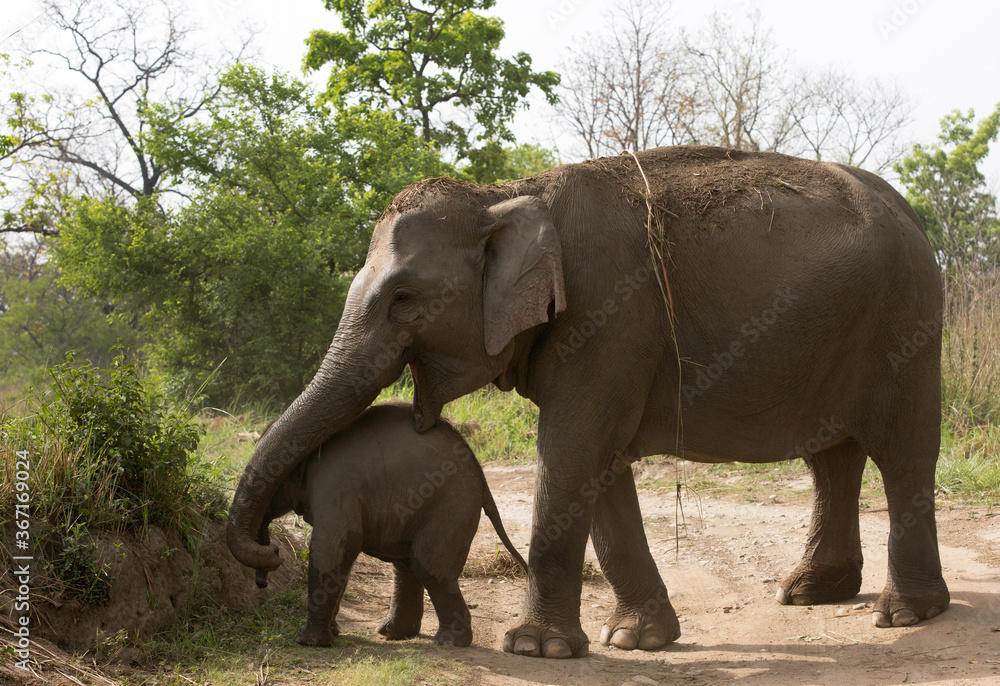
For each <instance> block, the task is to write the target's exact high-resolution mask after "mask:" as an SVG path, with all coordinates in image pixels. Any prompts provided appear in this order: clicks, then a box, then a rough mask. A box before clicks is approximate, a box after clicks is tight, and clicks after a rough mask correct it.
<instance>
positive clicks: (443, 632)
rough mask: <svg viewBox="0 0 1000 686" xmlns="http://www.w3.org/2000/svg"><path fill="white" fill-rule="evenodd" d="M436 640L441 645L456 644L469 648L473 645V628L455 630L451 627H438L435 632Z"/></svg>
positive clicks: (459, 646) (456, 645)
mask: <svg viewBox="0 0 1000 686" xmlns="http://www.w3.org/2000/svg"><path fill="white" fill-rule="evenodd" d="M434 642H435V643H437V644H438V645H440V646H455V647H456V648H468V647H469V646H471V645H472V629H471V628H467V629H465V630H464V631H459V632H456V631H453V630H451V629H444V628H441V629H438V632H437V633H436V634H434Z"/></svg>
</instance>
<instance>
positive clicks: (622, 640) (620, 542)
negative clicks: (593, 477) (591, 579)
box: [590, 459, 681, 650]
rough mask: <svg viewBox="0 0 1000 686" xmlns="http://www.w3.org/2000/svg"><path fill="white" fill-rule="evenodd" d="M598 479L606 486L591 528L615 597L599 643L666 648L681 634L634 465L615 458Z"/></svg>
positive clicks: (630, 646)
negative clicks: (647, 527)
mask: <svg viewBox="0 0 1000 686" xmlns="http://www.w3.org/2000/svg"><path fill="white" fill-rule="evenodd" d="M598 485H599V487H600V488H601V489H603V492H602V493H601V494H600V497H599V498H598V499H597V503H596V509H595V511H594V520H593V523H592V524H591V529H590V533H591V538H592V539H593V541H594V549H595V550H596V551H597V559H598V560H599V561H600V563H601V571H602V572H604V576H605V578H607V580H608V582H609V583H610V584H611V587H612V588H613V589H614V592H615V601H616V603H615V610H614V612H613V613H612V614H611V616H610V617H609V618H608V619H607V621H606V622H605V623H604V628H603V629H602V630H601V643H602V644H603V645H613V646H615V647H616V648H621V649H623V650H634V649H636V648H638V649H640V650H656V649H658V648H662V647H663V646H665V645H666V644H668V643H670V642H671V641H676V640H677V639H678V638H680V635H681V625H680V622H679V621H678V619H677V613H676V612H675V611H674V608H673V606H672V605H671V604H670V599H669V597H668V596H667V587H666V586H664V584H663V579H662V578H661V577H660V572H659V570H658V569H657V568H656V563H655V562H654V561H653V557H652V555H650V553H649V544H648V542H647V541H646V533H645V531H644V530H643V526H642V513H641V512H640V510H639V498H638V496H637V494H636V492H635V481H634V480H633V478H632V469H631V467H630V466H629V465H628V464H627V463H625V462H624V461H622V460H620V459H616V460H615V461H614V463H613V464H612V466H611V469H609V470H607V471H606V472H605V473H604V474H602V475H601V477H600V478H599V480H598Z"/></svg>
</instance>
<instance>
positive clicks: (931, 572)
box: [228, 147, 949, 657]
mask: <svg viewBox="0 0 1000 686" xmlns="http://www.w3.org/2000/svg"><path fill="white" fill-rule="evenodd" d="M658 252H659V253H661V254H662V256H663V259H662V260H661V259H660V258H659V257H657V256H655V255H656V254H657V253H658ZM664 277H666V283H664V282H663V280H664ZM941 301H942V295H941V281H940V277H939V273H938V269H937V266H936V264H935V260H934V255H933V252H932V250H931V248H930V245H929V243H928V241H927V238H926V236H925V234H924V232H923V230H922V228H921V226H920V223H919V221H918V219H917V217H916V216H915V215H914V213H913V212H912V210H911V209H910V207H909V206H908V205H907V204H906V202H905V201H904V200H903V199H902V198H901V197H900V196H899V195H898V194H897V193H896V192H895V191H894V190H893V189H892V188H891V187H890V186H889V185H888V184H886V183H885V182H884V181H882V180H881V179H879V178H878V177H876V176H873V175H871V174H869V173H866V172H864V171H861V170H858V169H854V168H851V167H846V166H843V165H838V164H827V163H820V162H812V161H806V160H800V159H796V158H792V157H787V156H784V155H778V154H769V153H743V152H738V151H735V150H723V149H717V148H709V147H676V148H661V149H656V150H649V151H646V152H642V153H639V154H638V155H637V156H635V157H633V156H631V155H623V156H619V157H615V158H605V159H600V160H594V161H590V162H584V163H581V164H571V165H566V166H563V167H559V168H558V169H554V170H552V171H550V172H546V173H544V174H540V175H538V176H534V177H531V178H528V179H523V180H520V181H516V182H513V183H510V184H505V185H498V186H473V185H467V184H463V183H460V182H457V181H451V180H447V179H431V180H428V181H425V182H422V183H418V184H416V185H414V186H411V187H409V188H407V189H406V190H404V191H402V192H401V193H400V194H399V195H397V196H396V198H395V199H394V201H393V202H392V204H391V205H390V206H389V207H388V208H387V210H386V211H385V213H384V214H383V216H382V217H381V218H380V219H379V221H378V223H377V225H376V227H375V231H374V235H373V237H372V242H371V248H370V250H369V253H368V258H367V262H366V263H365V266H364V268H363V269H362V270H361V271H360V272H359V273H358V275H357V277H356V278H355V279H354V282H353V284H352V285H351V288H350V291H349V294H348V296H347V303H346V305H345V309H344V313H343V316H342V318H341V321H340V325H339V327H338V328H337V332H336V335H335V336H334V339H333V343H332V345H331V347H330V350H329V352H328V354H327V356H326V358H325V359H324V361H323V364H322V366H321V368H320V370H319V372H318V373H317V374H316V377H315V378H314V379H313V381H312V382H311V383H310V384H309V386H308V388H306V390H305V391H304V392H303V393H302V395H301V396H300V397H299V398H298V399H297V400H296V401H295V402H294V403H293V404H292V405H291V406H290V407H289V408H288V409H287V410H286V411H285V413H284V414H283V415H282V416H281V418H280V419H279V420H278V421H277V423H275V425H274V426H273V427H272V429H271V430H270V431H269V432H268V433H267V435H266V436H265V437H264V438H263V439H262V440H261V442H260V443H259V445H258V446H257V449H256V450H255V452H254V455H253V457H252V459H251V461H250V463H249V465H248V466H247V469H246V472H245V473H244V474H243V477H242V479H241V480H240V483H239V486H238V488H237V491H236V495H235V497H234V499H233V505H232V508H231V510H230V521H229V530H228V533H229V546H230V549H231V550H232V552H233V554H234V555H235V556H236V558H237V559H239V560H240V561H241V562H243V563H244V564H246V565H248V566H251V567H256V568H260V569H270V568H274V567H276V566H277V565H278V557H277V555H276V551H275V550H273V549H271V548H267V547H263V546H260V545H258V544H257V543H256V542H255V541H254V537H255V535H256V533H257V529H258V527H259V525H260V522H261V518H262V517H263V515H264V510H265V509H266V507H267V504H268V502H269V501H270V499H271V495H272V493H273V491H274V490H275V488H276V486H277V485H278V484H279V483H281V482H282V480H283V479H284V478H285V476H286V475H287V474H288V472H289V471H291V469H292V468H293V467H294V466H295V465H296V464H297V463H298V462H299V461H300V460H302V459H303V457H304V456H306V455H307V454H309V453H310V452H311V451H313V450H315V449H316V447H317V446H318V445H319V444H320V443H321V442H322V441H323V440H324V439H326V438H327V437H329V436H330V435H331V434H332V433H334V432H336V431H338V430H339V429H341V428H342V427H344V426H346V425H347V424H348V423H349V422H350V421H351V420H352V419H354V418H355V417H357V416H358V414H359V413H361V411H362V410H364V409H365V408H366V407H368V405H369V404H370V403H371V402H372V401H373V400H374V399H375V397H376V395H377V394H378V392H379V391H380V390H381V389H382V388H383V387H385V386H386V385H388V384H390V383H392V382H393V381H394V380H395V379H396V378H397V377H398V376H399V374H400V373H401V372H402V370H403V369H404V367H405V366H406V365H410V368H411V370H412V372H413V378H414V381H415V392H414V399H413V406H414V412H415V421H416V426H417V428H418V430H427V429H428V428H430V427H431V426H433V425H434V423H435V421H436V420H437V418H438V416H439V413H440V412H441V408H442V406H443V405H444V404H445V403H446V402H448V401H450V400H453V399H455V398H458V397H459V396H462V395H464V394H466V393H469V392H471V391H473V390H476V389H478V388H481V387H482V386H484V385H486V384H488V383H490V382H492V383H494V384H495V385H496V386H498V387H499V388H501V389H503V390H511V389H515V388H516V389H517V391H518V393H520V394H521V395H523V396H525V397H527V398H530V399H531V400H532V401H534V402H535V403H536V404H537V405H538V407H539V408H540V419H539V428H538V453H539V467H538V476H537V482H536V489H535V496H536V498H535V510H534V522H533V525H532V540H531V548H530V557H529V567H530V572H529V575H528V589H527V598H526V601H525V607H524V611H523V612H522V614H521V615H520V617H519V620H518V624H517V626H515V627H514V628H512V629H510V631H508V632H507V635H506V638H505V642H504V648H505V649H506V650H508V651H513V652H517V653H522V654H528V655H541V656H545V657H579V656H582V655H586V654H587V650H588V639H587V636H586V634H584V632H583V630H582V628H581V625H580V591H581V569H582V567H583V558H584V550H585V547H586V542H587V537H588V534H589V535H590V536H592V537H593V540H594V544H595V548H596V550H597V555H598V558H599V560H600V563H601V568H602V569H603V571H604V573H605V575H606V577H607V579H608V580H609V581H610V583H611V585H612V587H613V588H614V592H615V596H616V600H617V606H616V609H615V610H614V612H613V614H612V616H611V617H610V618H609V619H608V622H607V623H606V625H605V627H604V631H603V633H602V641H603V642H605V643H608V642H610V643H611V644H613V645H616V646H618V647H621V648H627V649H628V648H636V647H638V648H641V649H655V648H659V647H661V646H663V645H665V644H666V643H668V642H670V641H672V640H674V639H676V638H677V637H678V636H679V635H680V629H679V624H678V622H677V617H676V615H675V613H674V610H673V608H672V607H671V606H670V603H669V601H668V600H667V593H666V589H665V588H664V585H663V582H662V581H661V579H660V576H659V574H658V572H657V569H656V566H655V564H654V562H653V559H652V557H651V556H650V553H649V549H648V546H647V544H646V539H645V536H644V533H643V528H642V520H641V516H640V512H639V506H638V501H637V497H636V493H635V486H634V483H633V481H632V478H631V473H630V471H629V470H627V469H626V468H625V466H626V465H627V463H628V461H629V460H631V459H635V458H636V457H637V456H642V455H651V454H656V453H672V454H675V455H680V456H683V457H685V458H686V459H689V460H696V461H703V462H724V461H734V460H735V461H744V462H773V461H778V460H784V459H790V458H794V457H797V456H801V457H803V458H805V460H806V461H807V463H808V464H809V466H810V468H811V470H812V474H813V478H814V483H815V505H814V510H813V519H812V527H811V529H810V531H809V535H808V545H807V548H806V552H805V555H804V557H803V559H802V561H801V563H800V564H799V566H798V568H797V569H795V570H794V571H793V572H792V573H791V575H790V576H789V577H788V578H786V579H785V580H784V581H783V583H782V584H781V590H780V591H779V593H778V600H779V601H780V602H783V603H799V604H802V603H819V602H824V601H827V602H829V601H834V600H842V599H846V598H850V597H852V596H854V595H856V594H857V592H858V590H859V588H860V584H861V565H862V553H861V542H860V536H859V526H858V494H859V490H860V486H861V478H862V471H863V468H864V464H865V461H866V456H870V457H871V458H872V459H873V461H874V462H875V464H876V465H877V466H878V467H879V469H880V470H881V472H882V475H883V479H884V482H885V491H886V496H887V500H888V507H889V517H890V520H891V533H890V536H889V577H888V583H887V585H886V587H885V590H884V591H883V592H882V594H881V596H880V597H879V599H878V602H877V603H876V604H875V607H874V614H873V620H874V623H875V624H876V625H877V626H899V625H908V624H913V623H915V622H918V621H920V620H922V619H927V618H930V617H933V616H935V615H936V614H938V613H940V612H941V611H943V610H944V609H945V608H946V607H947V605H948V602H949V595H948V591H947V587H946V586H945V582H944V580H943V578H942V576H941V565H940V559H939V555H938V547H937V535H936V530H935V522H934V505H933V498H934V469H935V464H936V461H937V454H938V446H939V432H940V369H939V365H940V362H939V355H940V313H941V308H942V302H941Z"/></svg>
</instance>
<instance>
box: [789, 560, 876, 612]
mask: <svg viewBox="0 0 1000 686" xmlns="http://www.w3.org/2000/svg"><path fill="white" fill-rule="evenodd" d="M860 590H861V565H860V564H857V563H855V562H854V561H848V562H847V563H846V564H844V565H840V566H837V567H829V566H826V565H818V564H815V563H813V562H810V561H807V560H803V561H802V562H800V563H799V566H798V567H796V568H795V569H794V570H793V571H792V573H791V574H789V575H788V576H787V577H786V578H785V580H784V581H782V582H781V585H780V586H779V587H778V592H777V593H776V594H775V599H776V600H777V601H778V602H779V603H781V604H782V605H821V604H823V603H836V602H840V601H842V600H848V599H850V598H853V597H854V596H856V595H857V594H858V592H859V591H860Z"/></svg>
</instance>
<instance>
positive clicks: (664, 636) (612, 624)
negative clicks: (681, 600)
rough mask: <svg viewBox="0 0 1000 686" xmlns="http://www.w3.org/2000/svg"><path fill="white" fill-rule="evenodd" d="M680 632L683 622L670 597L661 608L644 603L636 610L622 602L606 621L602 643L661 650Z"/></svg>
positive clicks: (626, 647) (629, 648) (623, 647)
mask: <svg viewBox="0 0 1000 686" xmlns="http://www.w3.org/2000/svg"><path fill="white" fill-rule="evenodd" d="M657 604H659V603H657ZM647 605H649V604H648V603H647ZM650 610H652V612H651V611H650ZM680 636H681V623H680V622H679V621H678V620H677V613H676V612H674V608H673V606H672V605H671V604H670V601H669V600H667V601H665V604H664V605H663V606H662V607H660V608H658V609H657V608H656V607H655V606H653V607H648V606H644V607H642V608H640V609H639V610H636V609H633V608H626V607H623V606H622V605H619V606H618V607H616V608H615V611H614V612H613V613H612V615H611V616H610V617H608V619H607V621H606V622H604V628H603V629H601V645H612V646H614V647H615V648H620V649H621V650H635V649H637V648H638V649H639V650H658V649H660V648H662V647H663V646H665V645H667V644H668V643H671V642H673V641H676V640H677V639H678V638H680Z"/></svg>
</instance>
